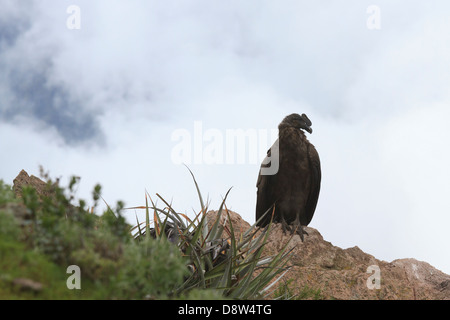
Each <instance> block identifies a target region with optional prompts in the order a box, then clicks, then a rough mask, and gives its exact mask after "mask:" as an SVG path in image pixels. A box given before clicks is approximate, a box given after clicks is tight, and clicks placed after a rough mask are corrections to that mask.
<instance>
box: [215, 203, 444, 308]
mask: <svg viewBox="0 0 450 320" xmlns="http://www.w3.org/2000/svg"><path fill="white" fill-rule="evenodd" d="M208 214H210V215H213V214H214V212H209V213H208ZM229 214H230V219H231V222H232V224H233V229H234V230H237V231H238V232H239V231H240V230H243V231H245V230H247V229H248V228H249V227H250V224H249V223H247V222H246V221H244V220H243V219H242V218H241V217H240V216H239V215H238V214H237V213H235V212H232V211H229ZM306 231H307V232H308V234H309V235H308V236H306V237H305V241H304V242H302V241H301V240H300V237H299V236H298V235H293V236H291V235H290V234H285V233H283V231H282V228H281V225H280V224H274V225H272V228H271V230H270V234H269V236H268V242H267V244H266V246H265V249H264V254H265V255H273V254H276V253H278V252H279V251H280V250H281V249H282V248H283V247H284V246H285V245H286V243H288V242H289V243H288V245H287V248H288V249H292V250H293V251H292V257H291V259H290V265H291V268H290V269H289V271H288V272H287V273H286V275H285V276H284V278H283V281H279V282H278V283H277V286H278V287H280V286H284V288H285V289H286V288H288V290H289V291H290V293H291V294H292V295H297V296H298V297H302V298H311V299H439V300H440V299H450V276H449V275H447V274H445V273H443V272H441V271H439V270H437V269H436V268H434V267H433V266H431V265H429V264H428V263H426V262H422V261H418V260H415V259H398V260H394V261H392V262H386V261H382V260H378V259H376V258H375V257H374V256H372V255H370V254H367V253H365V252H363V251H362V250H361V249H359V248H358V247H352V248H348V249H341V248H339V247H337V246H334V245H333V244H332V243H331V242H328V241H326V240H324V239H323V237H322V235H321V234H320V233H319V231H317V230H316V229H314V228H310V227H307V228H306ZM281 289H282V290H283V287H281ZM279 292H280V291H279Z"/></svg>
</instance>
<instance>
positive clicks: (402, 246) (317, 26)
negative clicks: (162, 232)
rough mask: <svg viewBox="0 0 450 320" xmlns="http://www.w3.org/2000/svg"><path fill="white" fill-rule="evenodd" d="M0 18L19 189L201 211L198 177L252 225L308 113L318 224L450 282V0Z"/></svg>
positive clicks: (4, 169)
mask: <svg viewBox="0 0 450 320" xmlns="http://www.w3.org/2000/svg"><path fill="white" fill-rule="evenodd" d="M0 7H1V11H0V97H1V98H0V151H1V156H2V157H1V158H2V160H1V166H0V179H3V180H4V181H5V182H6V183H10V184H12V181H13V179H14V178H15V176H17V174H18V173H19V172H20V171H21V170H22V169H25V170H26V171H27V172H28V173H29V174H30V175H31V174H34V175H38V174H39V166H43V167H44V169H45V170H46V171H49V172H50V175H51V176H52V177H58V178H61V182H62V184H64V183H68V181H69V178H70V177H71V176H72V175H77V176H80V177H81V182H80V185H79V187H78V190H77V196H79V197H80V198H83V199H88V200H89V199H91V191H92V189H93V187H94V185H95V184H97V183H100V184H101V185H102V187H103V198H104V199H105V200H106V201H107V202H108V203H109V204H115V203H116V201H118V200H122V201H124V202H125V205H126V206H128V207H132V206H138V205H144V204H145V192H146V191H147V192H148V193H149V194H150V195H151V196H152V197H153V198H154V199H156V198H157V197H156V193H158V194H160V195H161V196H162V197H164V198H165V199H166V200H168V201H172V205H173V207H174V208H175V209H176V210H177V211H179V212H182V213H186V214H189V215H192V214H193V213H194V212H198V211H199V210H200V204H199V201H198V197H197V193H196V190H195V186H194V183H193V180H192V177H191V176H190V173H189V171H188V169H187V168H186V167H185V166H184V165H183V163H184V164H186V165H187V166H188V167H189V169H190V170H192V172H193V174H194V175H195V178H196V180H197V182H198V184H199V187H200V190H201V191H202V195H203V197H204V198H205V199H206V198H208V199H209V208H210V209H217V208H218V207H219V205H220V203H221V201H222V199H223V197H224V196H225V194H226V192H227V191H228V189H229V188H232V189H231V191H230V194H229V196H228V198H227V201H226V204H227V207H228V208H229V209H231V210H233V211H236V212H238V213H239V214H240V215H241V216H242V217H243V218H244V219H245V220H246V221H248V222H249V223H254V221H255V218H254V215H255V205H256V180H257V176H258V171H259V166H260V163H261V161H262V160H263V159H264V156H265V153H266V151H267V149H268V148H269V147H270V146H271V144H272V143H273V142H274V141H275V139H276V133H277V131H276V129H277V126H278V124H279V123H280V122H281V120H282V119H283V118H284V117H285V116H286V115H288V114H291V113H299V114H301V113H306V114H307V115H308V117H309V118H310V119H311V121H312V128H313V133H312V134H311V135H308V139H309V140H310V141H311V142H312V143H313V144H314V145H315V147H316V149H317V150H318V152H319V155H320V159H321V166H322V185H321V193H320V197H319V202H318V205H317V209H316V212H315V215H314V218H313V220H312V222H311V223H310V226H311V227H313V228H316V229H318V230H319V232H320V233H321V234H322V236H323V237H324V239H325V240H327V241H330V242H331V243H332V244H334V245H337V246H340V247H342V248H348V247H353V246H358V247H359V248H361V249H362V250H363V251H365V252H367V253H370V254H372V255H373V256H375V257H376V258H378V259H382V260H385V261H392V260H394V259H398V258H416V259H418V260H423V261H427V262H428V263H430V264H431V265H433V266H434V267H436V268H438V269H440V270H442V271H444V272H446V273H450V254H449V244H450V232H449V231H448V226H449V225H450V215H449V213H450V202H449V201H448V196H449V195H450V169H449V168H448V164H449V163H450V150H449V140H450V126H449V125H448V119H450V107H449V103H450V90H449V89H450V22H449V20H448V14H446V13H448V12H450V11H449V9H450V2H448V1H444V0H442V1H433V2H424V1H402V0H398V1H361V0H358V1H356V0H353V1H352V0H346V1H325V0H324V1H320V2H319V1H315V2H312V1H300V0H281V1H273V0H247V1H237V0H235V1H233V0H229V1H223V0H221V1H218V0H212V1H205V0H184V1H181V0H178V1H177V0H168V1H138V0H130V1H126V2H125V1H114V0H108V1H106V0H104V1H101V0H98V1H95V2H94V1H82V0H71V1H65V0H61V1H56V0H42V1H27V0H23V1H14V0H0ZM241 138H242V139H243V140H240V141H241V142H242V141H243V143H241V144H239V142H236V141H237V140H236V139H241ZM246 139H247V140H246ZM160 204H162V203H161V202H160ZM124 214H125V215H127V218H128V219H129V221H130V222H134V221H135V219H136V217H135V214H137V215H138V217H140V219H143V213H142V212H135V210H128V211H127V212H125V213H124ZM141 221H142V220H141Z"/></svg>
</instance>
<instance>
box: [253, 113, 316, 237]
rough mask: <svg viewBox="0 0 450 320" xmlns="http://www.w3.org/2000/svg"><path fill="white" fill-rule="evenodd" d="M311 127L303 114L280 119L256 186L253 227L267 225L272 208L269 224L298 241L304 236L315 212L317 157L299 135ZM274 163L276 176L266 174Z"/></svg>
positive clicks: (311, 147)
mask: <svg viewBox="0 0 450 320" xmlns="http://www.w3.org/2000/svg"><path fill="white" fill-rule="evenodd" d="M311 124H312V123H311V121H310V120H309V119H308V117H307V116H306V115H305V114H302V115H301V116H300V115H298V114H296V113H294V114H291V115H289V116H287V117H286V118H284V119H283V121H282V122H281V123H280V125H279V126H278V139H277V141H275V143H274V144H273V145H272V147H271V148H270V149H269V150H268V151H267V157H266V158H265V159H264V161H263V163H262V164H261V169H260V171H259V176H258V182H257V183H256V187H257V188H258V191H257V201H256V221H257V225H258V226H260V227H264V226H266V225H268V224H269V222H270V219H271V217H272V215H271V213H272V210H273V208H274V205H275V211H274V214H273V221H274V222H280V223H281V224H282V226H283V230H284V231H285V232H286V231H291V233H294V232H297V233H298V234H299V235H300V237H301V239H302V240H303V234H307V233H306V231H305V230H304V229H303V228H302V226H307V225H308V224H309V223H310V221H311V219H312V217H313V215H314V211H315V210H316V205H317V200H318V198H319V191H320V180H321V170H320V159H319V154H318V153H317V151H316V148H314V146H313V145H312V144H311V143H310V142H309V141H308V139H307V138H306V135H305V133H304V132H303V130H306V131H308V132H309V133H312V129H311ZM277 155H278V159H276V158H277ZM277 161H278V170H277V172H270V168H275V169H276V168H277ZM272 171H273V170H272ZM267 211H269V212H268V214H266V215H265V216H264V217H263V218H262V219H261V220H260V221H258V220H259V219H260V218H261V217H262V216H263V215H264V213H266V212H267Z"/></svg>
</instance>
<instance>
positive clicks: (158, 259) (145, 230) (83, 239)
mask: <svg viewBox="0 0 450 320" xmlns="http://www.w3.org/2000/svg"><path fill="white" fill-rule="evenodd" d="M46 178H47V187H48V190H47V192H45V195H42V194H38V193H37V192H36V190H35V189H34V188H32V187H23V188H22V197H21V198H20V199H17V198H15V196H14V193H13V192H12V191H11V188H10V187H9V186H7V185H5V184H3V182H1V181H0V254H1V255H4V256H3V257H1V258H2V259H4V260H3V261H2V263H0V274H2V273H4V274H6V275H10V276H11V277H17V276H18V274H19V273H20V272H23V274H24V275H32V277H36V278H37V279H40V280H41V281H44V282H48V283H47V285H46V287H47V288H48V289H47V291H46V290H44V291H45V292H44V293H41V295H42V296H41V298H42V297H52V296H54V294H52V293H49V291H48V290H53V289H55V288H56V289H55V290H56V291H57V292H58V294H57V295H59V296H61V297H69V298H76V297H88V298H89V297H96V298H114V299H178V298H184V299H196V298H202V299H203V298H205V297H210V298H211V297H212V298H223V297H228V298H234V299H253V298H259V297H262V296H264V295H265V294H266V293H267V290H268V289H269V288H270V286H269V283H270V282H271V281H272V280H273V279H275V278H276V280H275V281H277V280H279V279H280V278H281V276H282V275H283V274H284V273H283V272H284V271H285V264H286V262H287V258H288V255H287V254H286V253H285V252H284V250H282V251H281V252H280V253H279V254H277V255H276V256H273V257H263V256H262V249H263V247H264V245H265V241H266V236H267V233H266V231H263V232H260V233H258V234H257V233H256V228H255V225H253V226H252V227H251V228H250V229H249V230H248V231H247V232H245V233H244V234H243V236H242V237H241V238H240V239H235V236H234V232H233V227H232V225H231V224H230V225H228V226H223V225H221V224H220V223H219V220H218V219H216V220H215V221H214V222H213V223H212V227H211V224H208V222H207V218H206V215H205V213H206V212H207V206H205V205H204V203H203V200H202V197H201V194H200V191H199V189H198V186H197V183H196V181H195V178H194V182H195V186H196V188H197V191H198V195H199V200H200V205H201V209H200V211H199V214H198V215H197V217H196V218H195V219H193V220H190V219H189V218H187V217H186V216H185V215H183V214H181V213H177V212H176V211H175V210H174V209H173V208H172V207H171V205H170V204H168V203H167V202H166V201H165V200H164V199H163V198H162V197H160V196H159V195H158V197H160V199H162V200H163V202H164V204H165V205H166V207H165V208H164V209H160V208H157V207H156V206H155V205H154V204H153V203H152V205H151V206H149V205H148V202H147V201H146V206H144V207H141V208H144V209H145V210H146V222H145V223H139V222H138V223H137V226H135V227H133V228H132V227H131V226H130V225H129V224H127V223H126V220H125V218H124V217H123V215H122V212H123V210H124V204H123V203H122V202H118V203H117V205H116V207H115V208H111V207H109V206H107V209H106V210H105V211H104V212H103V213H101V214H98V213H96V210H97V208H98V202H99V201H100V199H101V187H100V186H99V185H97V186H95V188H94V190H93V192H92V197H93V203H94V205H93V207H91V208H87V207H86V202H85V201H84V200H80V201H79V203H78V205H77V206H76V205H73V204H72V203H73V202H74V199H75V191H74V190H76V185H77V184H78V182H79V178H75V177H74V178H72V179H71V181H70V183H69V185H68V187H67V188H65V189H64V188H61V187H59V186H58V185H57V184H55V183H53V182H52V181H51V180H50V179H49V178H48V176H46ZM227 194H228V193H227ZM225 199H226V197H225ZM225 199H224V202H223V203H222V205H221V207H220V209H219V213H218V216H217V218H218V217H219V215H220V214H221V213H222V212H226V208H225ZM11 203H13V204H15V205H20V206H21V207H22V210H24V211H25V212H26V213H24V214H21V217H19V218H18V217H17V216H18V212H17V211H16V209H17V207H14V206H11V205H10V204H11ZM20 203H22V204H20ZM15 208H16V209H15ZM150 211H153V218H154V220H155V221H154V222H153V223H154V225H153V228H150ZM142 225H143V226H142ZM141 227H142V228H141ZM224 234H227V236H226V237H225V238H223V235H224ZM8 241H9V242H8ZM8 247H13V248H16V249H17V250H14V252H16V255H13V254H11V252H12V251H11V250H9V251H7V250H6V249H5V250H3V249H2V248H8ZM19 248H22V249H19ZM24 250H25V251H24ZM7 252H9V253H8V254H7ZM28 252H29V254H28ZM18 255H20V256H23V257H28V256H36V257H37V258H36V259H32V260H33V261H30V260H28V259H25V260H24V259H22V258H20V259H19V258H18ZM40 261H42V266H41V267H39V266H36V263H38V264H40ZM9 262H10V263H9ZM8 263H9V264H8ZM15 265H20V266H21V267H20V268H21V269H20V270H16V269H14V268H13V267H11V266H15ZM69 265H77V266H79V267H80V270H81V275H82V282H83V285H82V289H81V291H82V293H81V294H77V293H76V292H75V293H74V292H70V293H69V292H68V291H70V290H68V289H67V288H66V286H65V282H64V281H61V279H63V280H64V277H65V276H66V279H67V277H68V275H66V274H65V272H66V269H67V267H68V266H69ZM2 268H3V269H2ZM54 268H57V269H58V270H59V271H58V272H56V273H55V272H54V271H51V272H50V271H49V272H45V271H42V272H41V275H40V276H37V275H35V273H34V272H33V271H32V270H40V269H52V270H54ZM256 271H259V272H258V273H255V272H256ZM49 273H51V274H57V276H56V275H55V276H54V277H53V276H46V275H47V274H49ZM256 274H257V275H256ZM2 281H3V280H2V279H0V282H2ZM5 281H6V280H5ZM5 281H3V282H5ZM5 288H6V287H5ZM86 288H89V289H86ZM61 290H63V292H64V293H63V294H61V293H60V292H61ZM87 290H90V291H89V292H87ZM92 290H93V291H95V292H97V294H92V292H93V291H92ZM5 292H10V291H2V290H0V296H2V294H8V293H5ZM18 294H20V293H18ZM37 297H38V298H39V296H37Z"/></svg>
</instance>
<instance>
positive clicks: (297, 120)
mask: <svg viewBox="0 0 450 320" xmlns="http://www.w3.org/2000/svg"><path fill="white" fill-rule="evenodd" d="M281 125H283V126H288V127H294V128H297V129H303V130H306V131H308V132H309V133H312V129H311V125H312V122H311V120H309V118H308V117H307V116H306V114H304V113H303V114H302V115H299V114H297V113H293V114H290V115H288V116H286V117H285V118H284V119H283V121H282V122H281V123H280V126H281Z"/></svg>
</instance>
